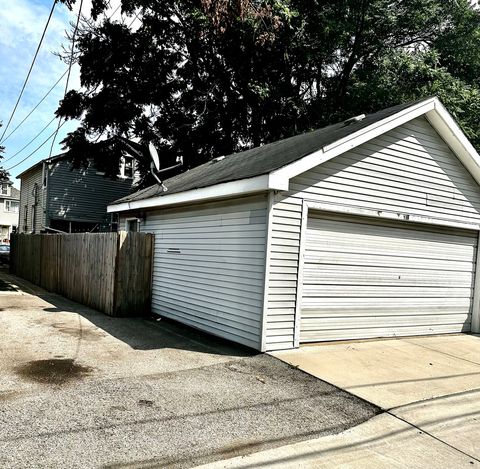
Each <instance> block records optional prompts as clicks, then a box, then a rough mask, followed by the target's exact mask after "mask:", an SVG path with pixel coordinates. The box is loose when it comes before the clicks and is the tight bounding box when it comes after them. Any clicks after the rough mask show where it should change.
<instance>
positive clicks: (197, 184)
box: [108, 98, 480, 212]
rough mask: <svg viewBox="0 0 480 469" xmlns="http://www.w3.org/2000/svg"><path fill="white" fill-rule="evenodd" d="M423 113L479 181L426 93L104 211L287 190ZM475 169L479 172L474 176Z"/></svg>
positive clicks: (455, 132)
mask: <svg viewBox="0 0 480 469" xmlns="http://www.w3.org/2000/svg"><path fill="white" fill-rule="evenodd" d="M432 112H433V114H432ZM424 114H425V115H426V117H427V119H429V121H430V123H431V124H432V125H433V126H434V127H435V128H436V129H437V131H438V132H439V133H440V134H441V135H442V137H443V138H444V139H445V140H446V142H447V143H448V144H450V146H451V148H452V150H453V151H454V152H455V153H456V154H457V156H458V157H459V158H460V159H461V160H462V162H463V163H464V164H465V166H467V169H469V170H470V172H472V174H473V175H474V177H475V178H476V179H477V181H480V165H479V163H478V161H480V158H479V157H478V154H477V153H476V151H475V150H474V148H473V146H472V145H471V144H470V143H469V142H468V140H467V138H466V137H465V135H464V134H463V132H462V131H461V130H460V128H459V127H458V125H456V124H455V122H454V120H453V118H452V117H451V116H450V115H449V114H448V112H447V111H446V110H445V108H444V107H443V105H442V104H441V103H440V101H439V100H438V99H437V98H427V99H423V100H419V101H415V102H410V103H406V104H400V105H398V106H393V107H389V108H387V109H384V110H382V111H379V112H376V113H373V114H369V115H367V116H364V117H363V118H361V119H360V120H357V121H355V120H353V121H351V122H349V121H348V120H347V121H343V122H340V123H337V124H333V125H329V126H327V127H323V128H321V129H318V130H315V131H312V132H308V133H304V134H301V135H296V136H294V137H290V138H287V139H284V140H279V141H277V142H273V143H270V144H267V145H263V146H260V147H256V148H252V149H251V150H247V151H243V152H240V153H234V154H231V155H228V156H225V157H224V158H223V159H213V160H211V161H209V162H208V163H205V164H203V165H201V166H198V167H196V168H193V169H191V170H188V171H185V172H184V173H182V174H179V175H177V176H174V177H172V178H170V179H167V180H165V181H164V185H165V186H166V187H167V188H168V191H166V192H165V191H162V188H161V187H160V185H158V184H155V185H154V186H151V187H148V188H146V189H143V190H140V191H138V192H135V193H133V194H131V195H128V196H126V197H123V198H122V199H119V200H117V201H115V202H114V203H113V204H112V205H111V206H109V208H108V211H109V212H116V211H124V210H131V209H136V208H142V207H154V206H163V205H170V204H176V203H182V202H191V201H195V200H205V199H212V198H218V197H225V196H229V195H231V196H233V195H239V194H244V193H249V192H258V191H260V190H269V189H278V190H286V189H288V180H289V179H290V178H291V177H294V176H295V175H297V174H300V173H302V172H304V171H307V170H308V169H310V168H311V167H314V166H316V165H318V164H321V163H322V162H324V161H327V160H328V159H330V158H332V157H334V156H337V155H338V154H341V153H344V152H345V151H348V150H349V149H351V148H354V147H355V146H357V145H360V144H361V143H364V142H365V141H368V140H369V139H371V138H374V137H375V136H377V135H380V134H381V133H384V132H386V131H388V130H391V129H392V128H394V127H396V126H398V125H401V124H403V123H405V122H408V121H409V120H412V119H414V118H416V117H419V116H420V115H424ZM449 140H450V141H449ZM467 159H469V160H470V162H467V161H466V160H467ZM464 160H465V161H464ZM475 172H478V177H477V176H476V175H475V174H474V173H475ZM235 182H237V183H236V184H235Z"/></svg>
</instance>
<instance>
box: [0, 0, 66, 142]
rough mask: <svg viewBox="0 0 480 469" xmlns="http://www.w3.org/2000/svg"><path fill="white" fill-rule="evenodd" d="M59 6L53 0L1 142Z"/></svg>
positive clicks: (0, 138) (55, 0)
mask: <svg viewBox="0 0 480 469" xmlns="http://www.w3.org/2000/svg"><path fill="white" fill-rule="evenodd" d="M56 4H57V0H53V4H52V8H51V9H50V14H49V15H48V19H47V23H46V24H45V27H44V28H43V33H42V37H41V38H40V42H39V43H38V46H37V50H36V51H35V55H34V56H33V60H32V63H31V64H30V68H29V70H28V73H27V77H26V78H25V81H24V82H23V86H22V90H21V91H20V94H19V95H18V99H17V102H16V103H15V106H14V108H13V111H12V113H11V114H10V118H9V119H8V122H7V125H6V127H5V129H3V133H2V136H1V137H0V141H1V140H2V139H3V137H4V135H5V133H6V131H7V129H8V127H9V126H10V123H11V122H12V119H13V116H14V115H15V112H16V110H17V107H18V103H19V102H20V99H21V98H22V95H23V92H24V91H25V87H26V86H27V82H28V79H29V78H30V74H31V73H32V69H33V66H34V65H35V61H36V60H37V56H38V52H39V51H40V47H41V46H42V43H43V39H44V37H45V33H46V32H47V28H48V25H49V24H50V20H51V19H52V15H53V11H54V10H55V5H56Z"/></svg>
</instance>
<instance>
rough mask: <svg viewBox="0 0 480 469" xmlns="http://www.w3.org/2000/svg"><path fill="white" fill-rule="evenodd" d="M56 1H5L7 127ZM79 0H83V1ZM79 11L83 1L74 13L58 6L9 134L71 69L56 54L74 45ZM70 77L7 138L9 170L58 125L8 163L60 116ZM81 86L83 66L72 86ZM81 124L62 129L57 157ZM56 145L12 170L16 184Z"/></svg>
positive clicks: (3, 116)
mask: <svg viewBox="0 0 480 469" xmlns="http://www.w3.org/2000/svg"><path fill="white" fill-rule="evenodd" d="M52 2H53V0H14V1H12V0H0V31H1V34H0V121H2V122H3V125H6V124H7V122H8V119H9V117H10V113H11V111H12V109H13V107H14V105H15V101H16V99H17V97H18V94H19V93H20V90H21V87H22V84H23V80H24V79H25V77H26V75H27V72H28V68H29V66H30V63H31V60H32V58H33V56H34V54H35V50H36V47H37V45H38V42H39V40H40V37H41V34H42V31H43V28H44V26H45V23H46V21H47V18H48V14H49V12H50V8H51V5H52ZM79 3H80V2H79V1H77V4H79ZM118 3H119V0H112V1H111V5H112V7H111V10H110V11H114V10H115V9H116V7H117V6H118ZM90 6H91V1H90V0H84V2H83V9H82V12H83V13H84V14H87V15H88V14H89V13H90ZM77 12H78V5H76V6H75V8H74V10H73V11H69V10H68V9H67V8H66V7H65V6H64V5H63V4H60V3H59V4H57V6H56V8H55V13H54V16H53V18H52V20H51V22H50V25H49V28H48V30H47V34H46V36H45V39H44V42H43V45H42V48H41V50H40V53H39V55H38V57H37V61H36V63H35V66H34V68H33V71H32V74H31V75H30V79H29V82H28V84H27V87H26V89H25V92H24V94H23V97H22V100H21V101H20V104H19V107H18V109H17V111H16V114H15V117H14V119H13V120H12V122H11V124H10V126H9V128H8V130H7V132H6V134H5V136H7V135H8V134H9V133H10V132H11V131H12V130H13V129H14V128H15V127H16V125H17V124H18V123H20V122H21V120H22V119H23V118H24V117H25V115H26V114H28V112H29V111H30V110H31V109H32V108H33V107H34V106H35V105H36V104H37V103H38V102H39V101H40V100H41V99H42V97H43V96H44V95H45V94H46V93H47V91H48V90H49V89H50V88H51V86H52V85H53V84H54V83H55V82H56V81H57V80H58V79H59V78H60V77H61V75H62V74H63V73H64V72H65V70H66V69H67V65H66V64H65V63H63V62H62V61H61V60H60V59H59V58H58V57H57V56H55V55H54V52H58V51H60V50H61V47H62V44H63V45H64V46H67V47H68V45H69V44H68V41H67V40H66V37H65V31H66V30H67V29H69V28H70V23H71V22H73V21H74V20H75V18H76V14H77ZM117 15H119V12H117V13H116V14H115V16H117ZM65 81H66V77H65V78H64V79H63V80H62V81H61V82H60V83H59V84H58V86H57V87H56V88H55V89H54V90H53V91H52V92H51V93H50V95H49V96H48V98H47V99H46V100H45V101H44V102H43V103H42V104H41V105H40V107H39V108H38V109H37V110H36V111H35V112H34V113H33V114H32V115H31V116H30V118H29V119H28V120H27V121H26V122H25V123H24V124H23V125H22V126H21V127H19V129H18V130H17V131H16V132H15V133H14V134H12V136H11V137H9V138H8V139H7V140H6V141H5V142H2V145H3V146H5V153H4V155H3V156H4V159H3V160H2V162H1V163H0V164H1V165H2V166H3V167H4V168H6V169H8V168H10V167H11V166H13V165H15V164H17V163H19V162H20V161H21V160H22V159H23V158H25V157H26V156H27V155H28V154H29V153H31V152H32V151H33V150H34V149H35V148H36V147H37V146H39V145H40V144H41V143H42V142H43V141H44V140H45V139H46V138H47V137H48V136H49V135H50V134H51V133H52V132H53V131H54V130H55V129H56V127H57V125H58V121H57V120H55V121H54V122H52V123H51V124H50V126H49V127H48V128H47V129H46V130H45V131H44V132H43V133H42V134H41V135H40V136H39V137H38V138H37V139H36V140H35V141H34V142H33V143H32V144H31V145H30V146H28V147H27V148H26V149H25V150H23V151H22V152H21V153H19V154H18V155H17V156H15V157H14V158H12V159H10V160H8V161H7V158H9V157H11V156H12V155H14V154H15V153H16V152H17V151H18V150H20V149H21V148H22V147H23V146H24V145H25V144H26V143H28V142H29V141H30V140H31V139H32V138H33V137H34V136H35V135H36V134H37V133H38V132H39V131H40V130H41V129H42V128H43V127H45V125H47V123H48V122H49V121H50V120H51V119H52V118H53V117H54V112H55V110H56V109H57V106H58V102H59V100H60V99H61V98H62V97H63V91H64V87H65ZM79 86H80V79H79V68H78V67H77V66H74V68H73V69H72V73H71V77H70V82H69V89H72V88H75V89H78V88H79ZM77 125H78V123H77V122H68V123H67V124H65V125H64V126H63V127H62V128H61V129H60V131H59V134H58V136H57V139H56V144H55V146H54V149H53V153H52V154H53V155H55V154H58V153H60V152H61V145H60V142H61V140H63V138H64V137H65V135H66V133H67V132H69V131H71V130H74V129H75V128H76V127H77ZM3 130H4V128H1V129H0V135H1V133H3ZM50 145H51V141H49V142H47V143H46V144H45V145H44V146H43V147H42V148H41V149H40V150H39V151H38V152H36V153H35V155H33V156H31V157H30V158H28V159H27V160H26V161H24V162H23V163H21V164H19V165H18V166H17V167H15V168H13V169H11V171H10V174H11V176H12V180H13V181H14V182H15V186H17V187H19V181H18V180H16V179H15V178H16V176H17V175H18V174H20V173H21V172H22V171H24V170H25V169H27V168H28V167H30V166H32V165H33V164H34V163H36V162H37V161H39V160H41V159H43V158H46V157H48V156H49V152H50Z"/></svg>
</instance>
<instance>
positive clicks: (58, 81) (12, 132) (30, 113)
mask: <svg viewBox="0 0 480 469" xmlns="http://www.w3.org/2000/svg"><path fill="white" fill-rule="evenodd" d="M67 72H68V70H65V71H64V72H63V74H62V76H61V77H60V78H59V79H58V80H57V81H56V82H55V84H54V85H53V86H52V87H51V88H50V89H49V90H48V91H47V93H46V94H45V96H44V97H43V98H42V99H41V100H40V101H39V102H38V103H37V105H36V106H35V107H34V108H33V109H32V110H31V111H30V112H29V113H28V114H27V115H26V116H25V117H24V118H23V120H22V122H20V123H19V124H18V125H17V126H16V127H15V128H14V129H13V130H12V131H11V132H10V133H9V134H8V135H7V136H6V137H5V138H4V139H3V140H2V143H3V142H6V141H7V140H8V139H9V138H10V136H11V135H12V134H14V133H15V132H16V131H17V130H18V128H19V127H20V126H21V125H22V124H23V123H24V122H25V121H26V120H27V119H28V118H29V117H30V116H31V115H32V114H33V113H34V112H35V111H36V110H37V108H38V106H40V104H42V103H43V101H45V99H47V97H48V95H49V94H50V93H51V92H52V91H53V90H54V89H55V88H56V86H57V85H58V84H59V83H60V82H61V81H62V79H63V77H64V76H65V75H66V74H67Z"/></svg>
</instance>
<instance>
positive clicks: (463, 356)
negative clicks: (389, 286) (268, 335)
mask: <svg viewBox="0 0 480 469" xmlns="http://www.w3.org/2000/svg"><path fill="white" fill-rule="evenodd" d="M272 355H274V356H276V357H278V358H280V359H281V360H284V361H286V362H287V363H289V364H292V365H293V366H296V367H298V368H299V369H301V370H303V371H305V372H307V373H309V374H311V375H313V376H316V377H318V378H320V379H324V380H326V381H327V382H330V383H332V384H335V385H336V386H339V387H340V388H342V389H345V390H347V391H349V392H351V393H352V394H355V395H357V396H359V397H362V398H363V399H366V400H367V401H369V402H372V403H375V404H376V405H378V406H380V407H381V408H382V409H384V410H385V412H384V413H383V414H381V415H378V416H376V417H374V418H372V419H371V420H369V421H367V422H364V423H362V424H360V425H358V426H357V427H354V428H351V429H349V430H346V431H345V432H343V433H341V434H338V435H331V436H327V437H321V438H318V439H312V440H309V441H305V442H301V443H297V444H294V445H287V446H284V447H282V448H279V449H276V450H274V451H263V452H260V453H256V454H252V455H249V456H246V457H237V458H233V459H230V460H228V461H219V462H216V463H215V464H209V465H205V466H202V468H203V469H207V468H209V469H220V468H254V467H278V468H290V467H291V468H293V467H307V468H310V467H311V468H331V467H335V468H349V469H363V468H365V469H367V468H368V469H380V468H381V469H383V468H385V469H390V468H412V469H414V468H415V469H422V468H425V469H430V468H431V469H442V468H445V469H450V468H462V467H475V466H480V337H477V336H473V335H465V334H460V335H447V336H431V337H416V338H402V339H387V340H374V341H356V342H343V343H341V342H339V343H326V344H319V345H312V346H304V347H301V348H300V349H298V350H290V351H282V352H276V353H273V354H272Z"/></svg>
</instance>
